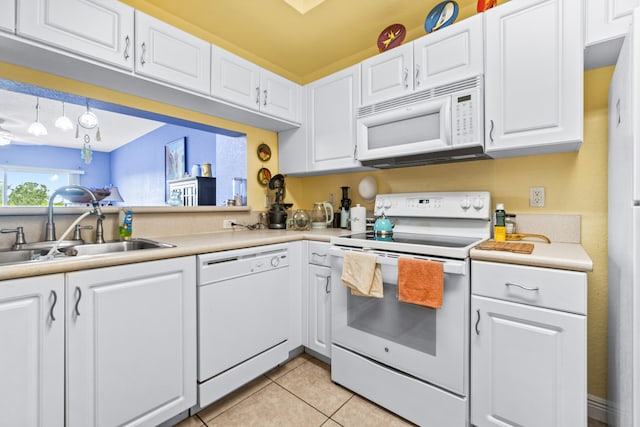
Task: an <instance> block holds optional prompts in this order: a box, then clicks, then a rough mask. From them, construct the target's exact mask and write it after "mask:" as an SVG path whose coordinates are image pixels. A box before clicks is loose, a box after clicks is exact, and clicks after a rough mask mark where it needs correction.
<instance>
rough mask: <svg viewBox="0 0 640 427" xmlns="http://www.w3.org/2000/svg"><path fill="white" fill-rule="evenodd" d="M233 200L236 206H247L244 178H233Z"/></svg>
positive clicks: (245, 181)
mask: <svg viewBox="0 0 640 427" xmlns="http://www.w3.org/2000/svg"><path fill="white" fill-rule="evenodd" d="M232 191H233V199H234V200H235V202H236V206H245V205H246V204H247V180H246V178H239V177H236V178H233V188H232Z"/></svg>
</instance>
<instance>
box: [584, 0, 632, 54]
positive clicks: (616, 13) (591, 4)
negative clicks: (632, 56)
mask: <svg viewBox="0 0 640 427" xmlns="http://www.w3.org/2000/svg"><path fill="white" fill-rule="evenodd" d="M638 6H640V0H601V1H586V2H585V6H584V7H585V18H586V26H585V30H586V31H585V45H587V46H589V45H592V44H595V43H598V42H602V41H606V40H609V39H613V38H617V37H624V35H625V34H626V33H627V31H629V25H630V24H631V12H633V9H634V8H636V7H638Z"/></svg>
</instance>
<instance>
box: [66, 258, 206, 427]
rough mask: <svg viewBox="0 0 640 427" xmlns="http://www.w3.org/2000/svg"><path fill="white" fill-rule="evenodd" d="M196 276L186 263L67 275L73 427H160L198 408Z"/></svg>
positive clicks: (69, 393)
mask: <svg viewBox="0 0 640 427" xmlns="http://www.w3.org/2000/svg"><path fill="white" fill-rule="evenodd" d="M195 269H196V265H195V257H186V258H174V259H169V260H161V261H152V262H144V263H137V264H130V265H124V266H117V267H108V268H100V269H94V270H87V271H79V272H73V273H68V274H67V280H66V307H67V314H66V322H67V338H66V349H67V359H66V375H67V384H66V390H67V399H66V413H67V422H66V425H67V426H68V427H74V426H78V427H85V426H116V425H119V426H125V425H126V426H155V425H158V424H159V423H161V422H163V421H165V420H167V419H169V418H171V417H172V416H174V415H177V414H179V413H180V412H182V411H185V410H187V409H188V408H190V407H191V406H193V405H195V404H196V390H197V389H196V387H197V386H196V384H197V383H196V277H195V271H196V270H195ZM60 320H62V316H61V319H60ZM59 369H62V367H60V368H59Z"/></svg>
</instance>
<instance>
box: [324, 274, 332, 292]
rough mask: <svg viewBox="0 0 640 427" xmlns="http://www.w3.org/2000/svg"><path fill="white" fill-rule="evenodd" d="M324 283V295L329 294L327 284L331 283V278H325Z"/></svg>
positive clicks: (329, 288)
mask: <svg viewBox="0 0 640 427" xmlns="http://www.w3.org/2000/svg"><path fill="white" fill-rule="evenodd" d="M325 280H326V283H325V285H324V293H325V294H330V293H331V287H330V286H329V284H330V283H331V277H329V276H327V277H325Z"/></svg>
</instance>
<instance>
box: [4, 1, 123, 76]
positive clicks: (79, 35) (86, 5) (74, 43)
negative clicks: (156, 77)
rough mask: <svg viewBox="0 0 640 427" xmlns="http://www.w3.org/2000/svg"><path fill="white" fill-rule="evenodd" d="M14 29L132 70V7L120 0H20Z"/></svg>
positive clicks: (28, 35)
mask: <svg viewBox="0 0 640 427" xmlns="http://www.w3.org/2000/svg"><path fill="white" fill-rule="evenodd" d="M5 1H6V0H5ZM17 32H18V34H19V35H21V36H24V37H28V38H31V39H35V40H38V41H39V42H42V43H46V44H49V45H52V46H56V47H59V48H61V49H65V50H68V51H71V52H76V53H80V54H82V55H84V56H87V57H90V58H93V59H97V60H99V61H103V62H106V63H109V64H112V65H116V66H118V67H122V68H126V69H128V70H131V69H133V8H131V7H129V6H127V5H125V4H123V3H120V2H115V1H112V0H21V1H20V2H19V3H18V22H17Z"/></svg>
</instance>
